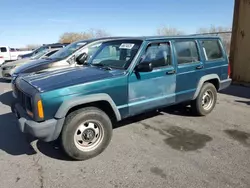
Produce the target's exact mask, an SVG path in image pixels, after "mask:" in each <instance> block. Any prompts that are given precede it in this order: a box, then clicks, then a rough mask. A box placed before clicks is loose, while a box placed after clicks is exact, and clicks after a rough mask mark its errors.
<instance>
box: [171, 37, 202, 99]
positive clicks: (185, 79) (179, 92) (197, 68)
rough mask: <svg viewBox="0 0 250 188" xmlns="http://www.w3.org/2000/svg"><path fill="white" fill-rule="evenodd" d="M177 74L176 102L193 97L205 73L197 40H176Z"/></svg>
mask: <svg viewBox="0 0 250 188" xmlns="http://www.w3.org/2000/svg"><path fill="white" fill-rule="evenodd" d="M173 45H174V51H175V61H176V64H177V74H176V102H177V103H180V102H185V101H189V100H191V99H192V98H193V96H194V93H195V91H196V88H197V85H198V83H199V80H200V78H201V77H202V76H203V75H204V65H203V62H202V61H201V58H200V57H201V56H200V54H201V52H200V51H199V48H198V43H197V41H195V40H184V39H183V40H177V41H174V44H173Z"/></svg>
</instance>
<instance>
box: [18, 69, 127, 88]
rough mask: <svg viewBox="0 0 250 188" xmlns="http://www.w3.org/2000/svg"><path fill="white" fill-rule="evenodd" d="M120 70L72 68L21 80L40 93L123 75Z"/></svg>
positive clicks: (31, 75)
mask: <svg viewBox="0 0 250 188" xmlns="http://www.w3.org/2000/svg"><path fill="white" fill-rule="evenodd" d="M123 73H124V71H122V70H114V71H107V70H103V69H100V68H97V67H73V68H65V69H61V70H56V71H50V72H46V73H41V74H29V75H27V76H24V77H23V79H24V80H25V81H26V82H28V83H29V84H31V85H32V86H34V87H35V88H36V89H37V90H39V91H40V92H45V91H50V90H55V89H59V88H64V87H68V86H72V85H77V84H84V83H87V82H93V81H97V80H101V79H105V78H109V77H113V76H116V75H121V74H123Z"/></svg>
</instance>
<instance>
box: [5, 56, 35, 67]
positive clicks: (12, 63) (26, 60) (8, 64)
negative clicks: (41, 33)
mask: <svg viewBox="0 0 250 188" xmlns="http://www.w3.org/2000/svg"><path fill="white" fill-rule="evenodd" d="M30 61H33V60H31V59H29V58H25V59H19V60H16V61H11V62H8V63H5V64H4V65H3V66H2V67H12V66H17V65H21V64H24V63H29V62H30Z"/></svg>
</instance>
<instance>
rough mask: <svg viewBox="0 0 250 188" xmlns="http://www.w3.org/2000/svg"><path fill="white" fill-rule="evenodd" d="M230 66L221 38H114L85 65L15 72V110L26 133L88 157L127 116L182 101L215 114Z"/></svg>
mask: <svg viewBox="0 0 250 188" xmlns="http://www.w3.org/2000/svg"><path fill="white" fill-rule="evenodd" d="M82 58H86V57H85V56H83V57H82ZM228 68H229V65H228V58H227V55H226V53H225V50H224V48H223V45H222V42H221V40H220V38H218V37H206V36H183V37H181V36H178V37H138V38H136V37H131V38H124V39H114V40H110V41H106V42H103V43H102V44H101V46H100V47H99V49H98V50H97V51H96V52H95V54H93V56H92V57H91V58H90V59H89V60H88V63H87V64H85V65H84V66H81V67H74V68H66V69H62V70H58V71H51V72H46V73H42V74H32V75H26V76H24V77H19V78H17V80H16V87H17V99H18V101H19V102H17V103H16V104H15V105H14V106H13V107H12V111H13V113H15V114H16V117H17V118H18V124H19V127H20V129H21V131H22V132H24V133H30V134H32V135H33V136H35V137H37V138H38V139H40V140H43V141H46V142H50V141H53V140H56V139H58V138H59V139H60V140H61V144H62V148H63V149H64V151H65V152H66V154H67V155H69V156H70V157H72V158H73V159H76V160H85V159H88V158H91V157H94V156H96V155H98V154H100V153H101V152H102V151H103V150H104V149H105V148H106V147H107V146H108V144H109V142H110V140H111V137H112V128H113V125H114V124H115V123H116V122H118V121H121V120H122V119H124V118H127V117H131V116H134V115H136V114H141V113H144V112H146V111H150V110H154V109H159V108H162V107H165V106H170V105H174V104H178V103H183V102H190V104H191V107H192V109H193V111H194V112H195V113H196V114H198V115H202V116H204V115H207V114H209V113H210V112H211V111H212V110H213V108H214V107H215V104H216V100H217V91H218V90H221V89H224V88H226V87H228V86H229V85H230V83H231V79H230V78H229V76H228Z"/></svg>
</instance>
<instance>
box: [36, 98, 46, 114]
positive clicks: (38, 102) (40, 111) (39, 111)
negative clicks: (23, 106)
mask: <svg viewBox="0 0 250 188" xmlns="http://www.w3.org/2000/svg"><path fill="white" fill-rule="evenodd" d="M37 111H38V116H39V118H41V119H43V118H44V113H43V104H42V101H41V100H39V101H37Z"/></svg>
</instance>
